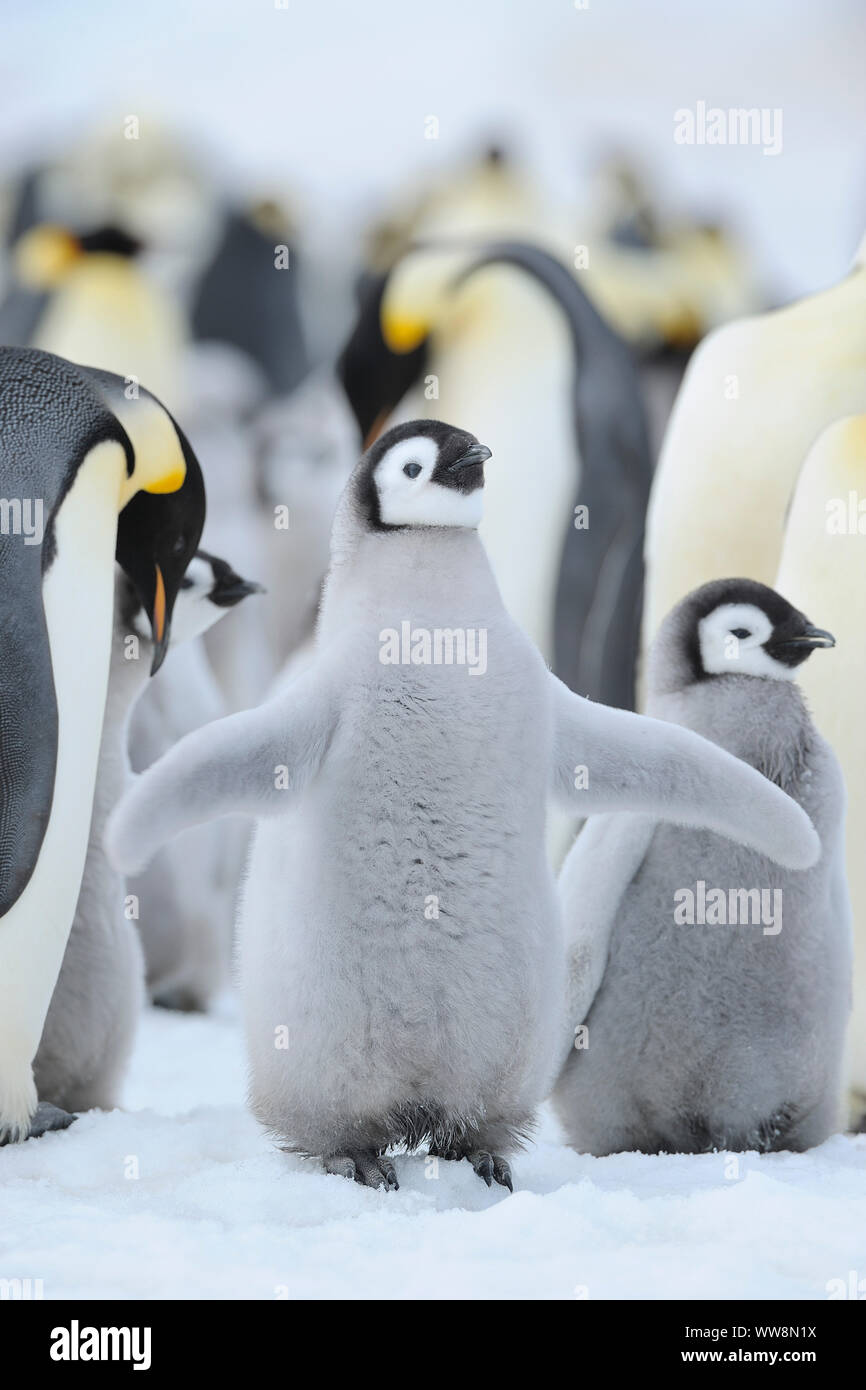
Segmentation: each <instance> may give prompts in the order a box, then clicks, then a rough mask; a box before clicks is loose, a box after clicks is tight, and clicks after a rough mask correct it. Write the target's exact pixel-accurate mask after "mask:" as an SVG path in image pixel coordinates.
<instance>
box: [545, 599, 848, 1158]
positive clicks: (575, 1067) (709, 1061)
mask: <svg viewBox="0 0 866 1390" xmlns="http://www.w3.org/2000/svg"><path fill="white" fill-rule="evenodd" d="M734 584H735V582H734V581H714V582H713V584H708V585H705V586H703V587H702V588H701V589H699V590H696V591H695V593H693V594H692V595H690V596H689V597H688V598H687V599H685V600H683V602H682V603H681V604H680V605H678V606H677V608H675V609H674V610H673V612H672V613H671V614H670V615H669V616H668V618H667V619H666V621H665V623H664V624H663V625H662V628H661V629H660V632H659V635H658V637H657V639H656V642H655V644H654V647H653V649H652V652H651V659H650V667H649V700H648V708H649V709H650V710H651V712H652V713H653V714H654V715H658V716H660V717H661V718H663V719H666V720H671V721H675V724H676V725H681V726H687V727H688V728H689V729H692V730H694V731H695V733H697V734H701V735H703V736H704V737H705V738H712V739H714V740H715V741H716V742H717V743H718V744H719V745H721V746H722V747H723V748H725V749H727V750H728V751H729V752H730V753H732V754H734V755H735V756H736V757H737V758H739V759H742V760H743V761H744V762H745V763H750V764H752V766H753V767H755V768H757V769H759V770H760V771H761V772H762V773H763V774H764V775H765V776H766V777H767V778H769V779H771V780H772V781H773V782H774V783H775V784H776V785H777V786H778V787H780V788H781V789H782V790H784V791H785V792H787V793H788V794H789V795H790V796H791V797H793V798H794V799H795V800H796V801H798V802H799V803H800V805H801V806H802V807H803V809H804V810H805V811H806V812H807V813H808V814H809V816H810V817H811V820H812V822H813V824H814V826H815V828H816V829H817V831H818V835H819V837H820V840H821V855H820V858H819V860H818V862H817V863H816V864H815V865H814V866H812V867H811V868H809V869H808V870H807V871H805V872H804V871H803V870H802V868H801V870H800V871H799V872H797V871H792V867H793V868H795V867H796V866H790V865H789V866H788V867H785V868H783V867H780V864H779V863H778V862H776V863H774V862H773V861H772V860H771V859H770V858H768V857H767V856H766V855H765V854H762V853H760V852H758V850H757V848H756V847H755V846H754V845H753V846H752V847H746V846H745V845H744V844H737V843H735V842H734V841H732V840H731V839H723V838H722V837H721V836H720V835H718V834H714V833H712V832H711V831H710V830H707V829H696V828H688V827H686V826H684V825H675V824H666V823H665V822H664V820H662V819H661V814H662V811H663V809H664V806H665V802H664V801H661V802H660V805H659V807H658V810H657V811H656V812H655V813H654V814H651V815H646V816H632V815H628V816H626V815H621V814H619V815H607V816H599V817H594V818H592V819H590V820H589V821H588V823H587V825H586V827H585V829H584V830H583V832H582V833H581V835H580V836H579V837H578V839H577V841H576V843H575V845H574V848H573V849H572V851H571V854H570V855H569V857H568V859H567V860H566V862H565V864H564V866H563V869H562V872H561V875H560V883H559V895H560V901H561V904H562V907H563V916H564V927H565V933H566V940H567V950H568V1006H567V1018H568V1022H567V1027H566V1030H565V1032H564V1034H563V1055H564V1057H565V1061H564V1066H563V1069H562V1072H561V1075H560V1077H559V1080H558V1083H557V1086H556V1088H555V1091H554V1102H555V1107H556V1110H557V1113H558V1115H559V1117H560V1119H561V1121H562V1123H563V1126H564V1128H565V1131H566V1134H567V1137H568V1139H569V1141H570V1142H571V1143H572V1144H573V1145H574V1146H575V1147H576V1148H577V1149H579V1150H580V1151H581V1152H588V1153H592V1154H596V1155H604V1154H608V1153H614V1152H619V1151H623V1150H634V1149H638V1150H643V1151H644V1152H649V1153H656V1152H660V1151H665V1152H689V1153H691V1152H703V1151H708V1150H712V1149H720V1150H721V1149H739V1150H744V1149H757V1150H758V1151H765V1150H769V1149H805V1148H808V1147H811V1146H812V1145H814V1144H818V1143H820V1142H822V1141H823V1140H824V1139H825V1138H826V1137H827V1136H828V1135H829V1134H830V1133H832V1132H833V1130H834V1128H835V1127H836V1125H837V1122H838V1118H839V1097H840V1087H841V1066H842V1052H843V1045H844V1034H845V1026H846V1022H847V1016H848V1011H849V1008H850V971H851V961H850V953H851V946H850V907H849V904H848V897H847V885H846V881H845V870H844V833H843V831H844V809H845V790H844V783H843V779H842V773H841V770H840V768H839V766H838V763H837V761H836V758H835V756H834V754H833V752H832V750H831V749H830V747H829V745H828V744H827V743H826V742H825V741H824V739H823V738H822V737H821V735H820V734H819V733H818V731H817V729H816V728H815V726H814V724H813V723H812V720H811V718H810V715H809V712H808V710H807V708H806V705H805V702H804V700H803V697H802V694H801V692H800V690H799V688H798V687H797V685H796V684H795V683H794V682H793V681H792V680H788V679H784V678H779V679H775V678H772V677H758V676H754V675H744V674H733V673H731V674H722V675H715V676H710V677H707V675H706V673H704V672H701V671H698V670H697V669H696V664H695V663H696V659H697V658H696V652H697V642H696V623H697V621H698V619H699V618H700V615H701V614H702V613H703V612H708V611H709V610H710V609H711V608H713V607H714V606H715V605H716V604H717V603H718V602H720V601H722V602H724V601H730V598H731V589H732V587H733V586H734ZM739 588H740V593H741V597H742V598H743V599H744V600H745V601H747V602H751V601H755V595H756V593H758V591H760V590H764V595H765V597H764V599H763V600H762V603H763V606H764V607H765V608H766V610H767V611H768V614H770V615H772V616H771V621H773V622H776V623H777V629H776V630H777V631H778V630H779V628H782V629H783V631H784V623H785V621H786V615H785V612H784V611H783V610H787V613H788V614H791V613H794V614H796V610H792V609H791V606H790V605H789V604H787V603H785V602H784V600H781V599H779V596H778V595H776V594H774V593H773V592H772V591H771V590H766V589H765V586H763V585H756V584H752V583H751V582H749V583H748V584H747V585H744V584H743V583H742V582H739ZM777 603H778V605H779V607H778V608H777V607H776V604H777ZM780 610H782V611H780ZM796 616H797V617H798V618H801V617H802V615H796ZM825 635H826V634H825ZM813 659H814V660H820V659H821V657H820V654H819V655H817V656H815V657H814V658H813ZM735 670H736V662H735V661H734V662H732V672H733V671H735ZM744 809H745V808H744ZM698 881H703V882H704V883H705V885H706V890H707V891H709V890H711V889H717V888H720V889H722V890H723V892H724V894H725V901H726V903H727V902H729V901H730V893H731V891H737V890H746V891H748V890H752V889H763V890H766V891H767V892H768V895H770V896H768V898H767V900H766V901H767V905H768V907H769V906H770V905H771V904H772V910H771V914H770V915H772V916H775V915H776V913H777V911H778V912H779V913H780V914H781V916H780V930H776V929H775V925H771V926H770V928H769V930H767V931H765V930H764V925H765V924H764V923H763V922H762V921H759V922H758V923H750V922H746V923H743V922H742V921H740V922H739V923H737V924H734V925H731V924H726V925H722V924H718V925H714V924H712V923H711V922H706V923H703V924H702V923H700V922H696V923H695V924H694V925H689V924H688V923H677V922H676V921H675V917H674V910H675V902H676V899H675V894H677V893H678V892H679V891H680V890H684V889H687V890H690V891H691V892H692V893H696V892H697V883H698ZM773 893H778V894H779V895H780V896H779V897H777V898H773V897H772V894H773ZM579 1025H585V1028H586V1033H585V1034H582V1035H578V1044H579V1045H578V1046H577V1047H576V1048H575V1047H574V1042H575V1028H576V1027H578V1026H579Z"/></svg>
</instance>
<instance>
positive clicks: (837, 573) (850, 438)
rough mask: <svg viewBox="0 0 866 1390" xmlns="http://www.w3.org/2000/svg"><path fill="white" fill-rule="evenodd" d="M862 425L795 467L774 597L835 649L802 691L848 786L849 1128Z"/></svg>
mask: <svg viewBox="0 0 866 1390" xmlns="http://www.w3.org/2000/svg"><path fill="white" fill-rule="evenodd" d="M864 478H866V415H859V416H850V417H847V418H845V419H842V420H837V421H836V422H835V423H834V424H832V425H830V426H829V428H828V429H826V430H825V431H824V432H823V434H821V435H820V436H819V438H818V440H817V441H816V443H815V445H814V446H813V448H812V449H811V450H810V452H809V455H808V457H807V458H806V461H805V463H804V464H803V468H802V471H801V473H800V477H799V479H798V481H797V489H796V492H795V493H794V498H793V501H792V503H791V507H790V511H789V513H788V519H787V525H786V527H785V539H784V545H783V548H782V559H781V562H780V566H779V576H778V579H777V581H776V583H777V587H778V588H780V589H782V590H783V591H784V593H786V594H789V595H790V597H791V600H792V601H793V602H794V603H796V604H797V605H798V606H799V607H801V608H804V609H805V610H806V612H809V613H820V614H821V618H822V621H825V622H826V623H827V624H828V626H829V627H830V628H831V630H832V632H834V633H835V635H836V638H837V646H836V648H835V650H834V651H832V652H830V653H828V655H827V656H826V657H822V659H821V661H820V662H818V661H815V662H810V663H809V665H808V666H807V667H806V668H805V669H804V671H803V677H802V685H803V689H804V691H805V694H806V698H807V700H808V701H809V706H810V708H811V710H812V712H813V714H814V717H815V722H816V724H817V725H818V728H819V729H820V730H821V732H822V734H823V735H824V736H825V738H827V739H829V741H830V743H831V744H832V745H833V748H834V749H835V750H836V753H837V755H838V757H839V759H840V761H841V763H842V767H843V769H844V770H845V773H846V775H847V778H848V814H847V818H846V826H847V829H846V838H847V845H848V854H847V865H848V882H849V885H850V888H851V904H852V909H853V924H854V999H853V1009H852V1013H851V1026H850V1029H849V1034H848V1040H849V1072H848V1076H849V1085H850V1090H851V1109H852V1118H853V1120H854V1122H855V1124H858V1125H860V1124H862V1119H863V1115H864V1113H866V869H864V864H863V842H864V837H866V792H864V787H863V775H862V773H863V768H864V766H866V738H864V733H863V715H862V709H863V698H862V692H863V685H864V680H866V645H864V632H866V582H864V577H866V504H864V502H863V500H862V499H863V496H864Z"/></svg>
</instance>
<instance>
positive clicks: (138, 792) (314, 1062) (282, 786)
mask: <svg viewBox="0 0 866 1390" xmlns="http://www.w3.org/2000/svg"><path fill="white" fill-rule="evenodd" d="M489 453H490V451H489V449H487V448H485V447H484V446H482V445H481V444H479V443H478V441H477V440H476V439H475V437H474V436H473V435H471V434H469V433H467V432H466V431H465V430H462V429H455V428H453V427H452V426H450V425H445V424H442V423H440V422H438V421H433V420H419V421H412V422H409V423H406V424H404V425H402V426H398V427H396V428H394V429H391V430H389V431H388V432H387V433H386V434H384V435H383V436H382V437H381V438H380V439H379V440H377V442H376V443H375V444H374V445H373V446H372V448H371V449H370V450H368V452H367V453H366V454H365V455H364V456H363V458H362V459H361V461H360V463H359V464H358V465H357V466H356V468H355V470H354V471H353V474H352V476H351V478H350V480H349V482H348V484H347V486H346V489H345V491H344V493H343V495H342V498H341V500H340V504H339V506H338V509H337V514H336V517H335V521H334V531H333V537H332V548H331V568H330V572H329V576H328V580H327V585H326V590H325V596H324V599H323V605H322V611H321V616H320V622H319V629H318V633H317V652H316V656H315V659H314V660H313V662H312V663H311V664H310V666H309V667H308V668H307V669H306V670H304V671H302V672H301V673H300V674H299V675H298V676H297V678H296V679H295V680H294V681H293V682H292V683H291V684H290V685H289V686H288V687H287V688H286V689H285V690H283V692H282V693H281V694H280V695H278V696H277V697H276V698H275V699H274V700H273V701H271V702H269V703H268V704H266V705H262V706H260V707H258V708H257V709H254V710H250V711H247V712H244V713H240V714H236V715H232V716H230V717H229V718H228V719H225V720H221V721H219V722H218V723H216V724H214V725H211V726H210V727H209V728H205V729H202V730H200V731H199V732H198V733H195V734H193V735H191V736H190V737H189V738H187V739H184V740H183V741H182V742H181V743H180V744H178V745H177V747H176V748H175V749H173V750H172V752H171V753H169V754H168V756H167V757H166V758H164V759H162V761H161V762H159V763H157V764H156V766H155V767H153V768H151V769H150V770H149V771H148V772H146V773H145V774H144V775H143V776H142V777H141V778H140V780H139V781H138V782H137V784H136V785H135V787H134V788H133V790H132V791H131V792H130V794H129V795H128V796H127V797H126V798H124V800H123V801H122V802H121V804H120V806H119V807H118V809H117V811H115V813H114V815H113V817H112V818H111V820H110V821H109V826H108V832H107V833H108V845H109V853H110V854H111V856H112V858H113V860H114V862H115V863H116V864H117V865H118V866H119V867H121V868H125V869H127V870H132V869H136V868H139V867H140V866H141V865H142V863H144V862H145V861H146V860H147V859H148V858H149V857H150V856H151V855H152V853H153V852H154V850H155V849H156V848H157V846H158V845H159V843H160V842H161V841H162V840H164V839H165V838H167V837H169V836H171V835H173V834H175V833H177V832H178V831H179V830H180V829H181V828H182V827H183V826H187V825H190V824H194V823H196V822H200V821H203V820H205V819H208V818H210V817H213V816H219V815H221V814H227V813H234V812H238V811H243V812H246V813H247V814H250V815H253V816H256V817H257V818H258V824H257V827H256V832H255V838H254V844H253V848H252V851H251V856H250V861H249V873H248V878H247V884H246V892H245V901H244V905H243V909H242V914H241V932H240V961H241V983H242V994H243V1007H244V1016H245V1025H246V1033H247V1045H248V1050H249V1060H250V1070H251V1099H252V1106H253V1109H254V1111H255V1113H256V1115H257V1116H258V1117H259V1119H260V1120H261V1121H262V1122H263V1123H264V1124H265V1125H266V1126H267V1127H268V1129H269V1130H270V1131H271V1132H273V1133H274V1134H276V1135H278V1136H279V1137H280V1140H281V1142H282V1143H283V1144H284V1145H286V1146H288V1147H294V1148H297V1149H300V1150H303V1151H306V1152H308V1153H310V1154H316V1155H321V1156H322V1157H323V1159H324V1162H325V1166H326V1168H327V1169H328V1171H330V1172H337V1173H342V1174H345V1175H346V1176H347V1177H354V1178H356V1179H357V1180H358V1181H360V1182H362V1183H368V1184H372V1185H380V1184H385V1185H386V1186H388V1187H394V1186H396V1183H397V1179H396V1172H395V1168H394V1165H393V1162H392V1160H391V1159H390V1158H388V1157H387V1156H386V1150H387V1149H388V1148H389V1147H390V1146H393V1145H407V1146H409V1147H414V1146H416V1145H418V1144H420V1143H421V1142H422V1141H424V1140H425V1139H427V1140H429V1141H430V1144H431V1152H433V1153H434V1154H437V1155H440V1156H442V1157H448V1158H462V1157H465V1158H468V1159H469V1160H470V1161H471V1162H472V1164H473V1167H474V1168H475V1170H476V1172H477V1173H478V1174H479V1175H480V1176H481V1177H483V1178H484V1179H485V1181H486V1182H487V1183H488V1185H489V1183H490V1182H491V1180H496V1181H497V1182H499V1183H501V1184H504V1185H505V1186H508V1187H510V1186H511V1175H510V1171H509V1167H508V1163H507V1159H506V1155H507V1153H508V1152H509V1151H510V1150H511V1149H512V1148H514V1147H515V1146H517V1145H518V1144H519V1142H520V1137H521V1135H523V1134H524V1133H525V1132H526V1130H527V1128H528V1127H529V1126H530V1125H531V1122H532V1117H533V1113H534V1111H535V1108H536V1106H537V1104H538V1102H539V1101H540V1100H541V1098H542V1097H543V1096H544V1095H545V1094H546V1091H547V1089H548V1088H549V1086H550V1085H551V1083H552V1081H553V1074H554V1069H555V1067H556V1064H557V1061H558V1053H559V1048H560V1044H561V1034H562V1029H563V1003H564V1000H563V997H562V995H563V977H564V959H563V950H562V941H561V932H560V922H559V912H558V908H557V904H556V895H555V889H554V883H553V878H552V874H551V872H550V869H549V868H548V865H547V860H546V855H545V848H544V820H545V807H546V800H547V793H548V790H549V787H550V784H551V782H553V783H555V785H556V787H557V789H558V791H559V792H560V793H561V794H562V795H563V796H564V797H566V798H568V799H569V800H570V801H571V803H572V804H577V805H578V807H579V809H580V811H581V812H582V813H583V814H586V813H588V812H589V811H592V810H609V809H614V808H617V807H619V808H623V809H631V810H637V811H640V810H648V809H652V808H653V807H655V806H656V804H657V803H658V802H659V801H661V802H662V803H663V805H664V808H665V814H667V815H669V816H672V817H677V818H678V819H680V820H684V821H697V822H698V823H700V824H711V825H713V826H714V827H715V828H717V829H720V830H722V831H723V832H726V833H729V834H731V835H734V836H736V837H737V839H738V840H739V841H742V842H746V843H749V844H753V845H756V846H758V847H760V848H761V849H762V850H764V851H768V852H770V853H772V854H774V855H777V856H778V857H779V858H780V859H781V860H783V861H785V862H787V863H789V864H792V865H798V866H803V865H806V864H808V863H810V862H812V860H813V859H814V857H815V856H816V854H817V851H818V847H817V841H816V836H815V832H814V830H813V829H812V827H811V825H810V824H809V822H808V818H807V817H806V816H805V814H804V813H803V812H802V811H801V810H800V808H799V807H798V806H796V805H795V804H794V803H793V802H792V801H790V800H789V799H788V798H786V797H785V796H784V794H783V793H782V792H780V791H779V789H778V788H777V787H774V786H773V785H772V784H771V783H770V782H768V781H767V780H766V779H764V778H762V777H761V775H760V774H759V773H757V772H755V771H754V769H752V768H749V767H746V766H745V764H743V763H740V762H739V761H738V760H737V759H736V758H732V757H731V756H730V755H729V754H727V753H723V752H722V751H721V749H718V748H716V747H714V746H713V745H712V744H710V743H708V742H707V741H706V740H703V739H700V738H699V737H698V736H697V735H695V734H693V733H691V732H689V731H687V730H684V729H679V728H677V727H676V726H674V725H670V724H665V723H661V722H659V721H654V720H648V719H644V718H642V717H641V716H639V715H635V714H629V713H625V712H623V711H620V710H612V709H607V708H605V707H603V706H600V705H594V704H592V703H591V702H589V701H587V700H583V699H581V698H580V697H578V696H576V695H573V694H572V693H571V692H570V691H569V690H568V689H567V687H566V686H564V685H562V683H561V682H560V681H558V680H557V679H556V677H555V676H553V675H551V673H550V672H549V671H548V670H547V668H546V666H545V664H544V661H543V659H542V657H541V655H540V654H539V652H538V650H537V648H536V647H535V646H534V644H533V643H532V642H531V641H530V640H529V639H528V638H527V636H526V634H525V633H524V632H523V631H522V630H521V629H520V628H519V627H518V626H517V624H516V623H515V622H514V621H513V619H512V618H511V617H510V616H509V615H508V613H507V611H506V609H505V607H504V605H503V603H502V599H501V597H500V595H499V591H498V589H497V586H496V581H495V579H494V578H493V574H492V571H491V568H490V565H489V562H488V560H487V557H486V555H485V552H484V548H483V546H482V544H481V541H480V539H479V537H478V534H477V526H478V523H479V521H480V517H481V502H482V486H483V482H484V463H485V460H486V459H487V458H488V456H489ZM578 765H584V766H585V768H588V769H589V776H588V778H587V777H584V776H580V777H576V776H575V768H576V767H577V766H578ZM576 784H577V785H578V786H579V787H580V790H577V789H576Z"/></svg>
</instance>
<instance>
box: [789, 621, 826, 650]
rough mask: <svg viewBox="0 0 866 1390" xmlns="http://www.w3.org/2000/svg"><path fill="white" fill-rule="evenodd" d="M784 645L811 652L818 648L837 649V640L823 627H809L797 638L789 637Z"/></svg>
mask: <svg viewBox="0 0 866 1390" xmlns="http://www.w3.org/2000/svg"><path fill="white" fill-rule="evenodd" d="M783 645H784V646H786V647H793V648H799V649H800V650H804V649H808V650H809V651H810V652H811V651H815V650H816V649H817V648H818V647H835V645H836V638H835V637H834V636H833V634H832V632H827V631H826V630H825V629H824V628H823V627H807V628H804V629H803V631H802V632H800V633H798V634H797V636H796V637H788V638H787V639H786V641H785V642H784V644H783Z"/></svg>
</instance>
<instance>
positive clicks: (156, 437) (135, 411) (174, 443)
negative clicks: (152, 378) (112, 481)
mask: <svg viewBox="0 0 866 1390" xmlns="http://www.w3.org/2000/svg"><path fill="white" fill-rule="evenodd" d="M110 404H111V409H112V410H113V411H114V413H115V415H116V416H117V418H118V419H119V421H120V423H121V424H122V425H123V428H124V429H125V430H126V433H127V434H128V435H129V438H130V441H131V443H132V448H133V452H134V454H135V468H134V469H133V471H132V476H131V477H129V478H127V479H126V484H125V487H124V491H123V496H122V500H121V507H125V506H126V503H127V502H128V501H129V499H130V498H131V497H134V496H135V494H136V493H137V492H142V491H143V492H155V493H166V492H177V490H178V488H180V487H182V486H183V483H184V480H185V478H186V460H185V458H184V456H183V450H182V449H181V445H180V440H179V439H178V435H177V430H176V429H175V427H174V424H173V422H172V419H171V417H170V415H169V414H168V412H167V411H165V410H164V409H163V407H162V406H161V405H160V404H159V402H158V401H156V400H154V399H153V397H152V396H145V395H141V396H138V397H137V398H136V399H134V400H128V399H127V398H126V397H125V396H112V399H111V402H110Z"/></svg>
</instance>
